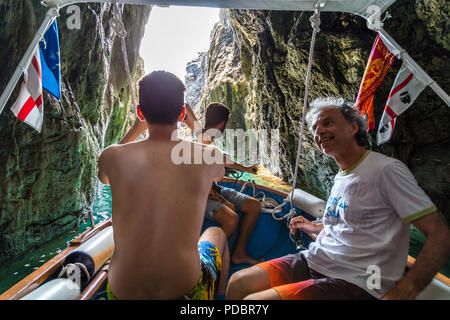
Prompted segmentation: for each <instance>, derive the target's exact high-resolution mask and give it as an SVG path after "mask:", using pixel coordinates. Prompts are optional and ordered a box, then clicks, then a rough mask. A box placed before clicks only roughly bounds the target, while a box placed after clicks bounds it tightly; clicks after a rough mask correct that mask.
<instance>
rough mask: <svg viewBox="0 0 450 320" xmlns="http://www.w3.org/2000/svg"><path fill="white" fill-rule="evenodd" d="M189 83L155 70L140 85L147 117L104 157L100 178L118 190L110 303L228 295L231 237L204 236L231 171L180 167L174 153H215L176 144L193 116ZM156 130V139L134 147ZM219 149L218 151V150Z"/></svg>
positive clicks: (140, 109)
mask: <svg viewBox="0 0 450 320" xmlns="http://www.w3.org/2000/svg"><path fill="white" fill-rule="evenodd" d="M184 90H185V87H184V84H183V83H182V82H181V81H180V80H179V79H178V78H177V77H176V76H174V75H173V74H171V73H168V72H164V71H155V72H152V73H150V74H148V75H146V76H145V77H144V78H142V79H141V80H140V82H139V105H140V106H139V107H138V114H140V115H141V116H142V117H143V118H145V121H143V120H140V119H139V118H137V119H136V121H135V123H134V125H133V127H132V128H131V129H130V131H129V132H128V134H127V135H126V136H125V137H124V138H123V139H122V141H121V142H120V144H119V145H111V146H109V147H108V148H106V149H105V150H104V151H103V152H102V154H101V155H100V158H99V162H98V165H99V173H98V177H99V179H100V181H101V182H102V183H104V184H109V185H110V186H111V193H112V223H113V228H114V244H115V248H114V254H113V256H112V258H111V263H110V267H109V274H108V297H109V298H116V299H180V298H189V299H213V298H214V295H215V294H217V295H223V294H224V292H225V288H226V282H227V278H228V268H229V252H228V247H227V238H226V235H225V233H224V232H223V231H222V230H221V229H220V228H217V227H214V228H209V229H207V230H205V232H204V233H203V234H202V235H201V236H200V239H199V235H200V231H201V226H202V222H203V217H204V212H205V206H206V200H207V197H208V192H209V190H210V188H211V184H212V182H213V181H219V180H221V179H222V177H223V175H224V167H223V164H220V163H218V164H215V163H214V164H208V165H207V164H193V163H194V161H192V162H191V164H186V163H182V164H175V163H174V162H173V161H172V159H171V150H172V148H173V147H174V146H175V145H177V144H179V143H182V144H186V147H187V148H192V149H193V150H194V152H192V154H195V150H198V149H199V148H200V150H201V152H202V153H203V154H205V153H206V152H208V154H211V153H214V152H220V150H218V149H217V148H215V147H212V146H206V145H202V144H199V143H195V142H191V141H186V140H181V139H173V137H174V136H175V137H176V136H177V135H176V134H174V132H175V133H176V130H177V120H179V121H181V120H182V118H183V116H184V113H185V112H186V111H185V109H184V107H183V103H184ZM147 127H148V130H149V138H148V139H145V140H142V141H138V142H134V140H135V139H136V138H137V137H138V136H139V134H140V133H142V132H143V131H144V130H145V129H146V128H147ZM211 148H213V149H211Z"/></svg>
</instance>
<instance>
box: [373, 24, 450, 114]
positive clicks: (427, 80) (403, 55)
mask: <svg viewBox="0 0 450 320" xmlns="http://www.w3.org/2000/svg"><path fill="white" fill-rule="evenodd" d="M375 31H377V32H379V33H380V34H381V35H382V36H383V38H384V39H385V40H386V41H387V42H389V45H390V46H392V47H394V48H395V49H396V50H397V51H398V52H397V53H394V54H396V55H397V57H399V58H400V59H402V60H403V61H404V62H405V63H406V64H407V65H408V66H409V67H410V69H411V71H413V72H414V74H415V75H416V76H417V78H418V79H419V80H420V81H422V82H423V84H424V85H426V86H429V87H430V88H431V89H433V91H434V92H436V94H437V95H438V96H439V97H440V98H441V99H442V100H444V102H445V103H446V104H447V106H448V107H450V97H449V96H448V94H447V93H446V92H445V91H444V90H443V89H442V88H441V87H440V86H439V85H438V84H437V83H436V81H434V80H433V79H432V78H431V77H430V76H429V75H428V73H426V72H425V70H423V69H422V68H421V67H420V66H419V65H418V64H417V62H415V61H414V59H413V58H411V56H410V55H409V54H408V53H407V52H406V51H405V50H404V49H403V48H402V47H400V45H399V44H398V43H397V42H396V41H395V40H394V39H392V37H391V36H390V35H389V34H388V33H387V32H386V31H385V30H384V29H382V28H379V29H376V30H375ZM386 45H388V44H386Z"/></svg>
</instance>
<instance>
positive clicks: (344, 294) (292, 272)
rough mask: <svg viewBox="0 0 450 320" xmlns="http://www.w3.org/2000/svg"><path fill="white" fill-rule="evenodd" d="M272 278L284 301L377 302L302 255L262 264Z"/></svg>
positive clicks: (272, 285) (362, 290)
mask: <svg viewBox="0 0 450 320" xmlns="http://www.w3.org/2000/svg"><path fill="white" fill-rule="evenodd" d="M257 266H259V267H261V268H263V269H264V271H265V272H266V273H267V275H268V276H269V279H270V287H271V288H272V289H275V290H276V291H277V292H278V294H279V295H280V297H281V299H283V300H323V299H326V300H340V299H344V300H350V299H351V300H360V299H363V300H367V299H375V298H374V297H373V296H372V295H370V294H369V293H368V292H367V291H365V290H364V289H362V288H360V287H358V286H356V285H354V284H352V283H349V282H347V281H345V280H342V279H333V278H328V277H326V276H324V275H323V274H320V273H318V272H316V271H314V270H312V269H310V268H309V266H308V263H307V261H306V258H305V257H304V256H303V255H302V254H300V253H297V254H289V255H287V256H284V257H281V258H278V259H274V260H270V261H266V262H262V263H260V264H257Z"/></svg>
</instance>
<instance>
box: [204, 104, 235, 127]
mask: <svg viewBox="0 0 450 320" xmlns="http://www.w3.org/2000/svg"><path fill="white" fill-rule="evenodd" d="M230 113H231V112H230V109H228V107H227V106H226V105H224V104H222V103H219V102H212V103H210V104H209V105H208V106H207V107H206V112H205V129H206V130H208V129H211V128H214V127H215V126H217V125H218V124H219V123H221V122H222V121H225V125H227V122H228V118H229V117H230Z"/></svg>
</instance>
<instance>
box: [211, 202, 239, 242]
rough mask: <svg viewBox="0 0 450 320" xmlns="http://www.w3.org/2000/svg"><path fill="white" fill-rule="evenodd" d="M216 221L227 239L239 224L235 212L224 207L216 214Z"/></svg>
mask: <svg viewBox="0 0 450 320" xmlns="http://www.w3.org/2000/svg"><path fill="white" fill-rule="evenodd" d="M216 221H217V223H219V225H220V227H221V228H222V229H223V231H224V232H225V234H226V236H227V238H228V239H229V238H230V237H231V235H232V234H233V232H234V231H235V230H236V227H237V225H238V223H239V217H238V215H237V213H236V212H234V211H233V210H231V209H230V208H228V207H227V206H226V205H223V206H221V207H220V208H219V209H218V210H217V212H216Z"/></svg>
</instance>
